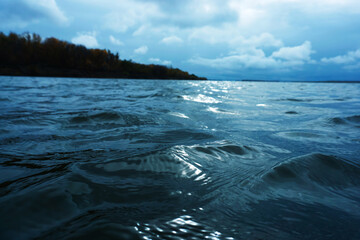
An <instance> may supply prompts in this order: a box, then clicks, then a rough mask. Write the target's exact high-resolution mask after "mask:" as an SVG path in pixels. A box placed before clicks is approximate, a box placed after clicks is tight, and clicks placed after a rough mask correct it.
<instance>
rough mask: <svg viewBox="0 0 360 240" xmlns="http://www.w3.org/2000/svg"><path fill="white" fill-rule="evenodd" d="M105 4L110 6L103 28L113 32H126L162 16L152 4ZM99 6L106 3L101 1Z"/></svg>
mask: <svg viewBox="0 0 360 240" xmlns="http://www.w3.org/2000/svg"><path fill="white" fill-rule="evenodd" d="M105 2H106V1H105ZM107 2H109V3H108V4H109V6H111V11H110V12H109V13H108V14H107V15H106V16H105V19H104V20H105V22H104V27H105V28H108V29H111V30H113V31H115V32H126V31H127V30H128V29H129V28H131V27H136V26H138V25H142V24H143V23H147V22H151V21H152V20H153V19H157V18H159V17H161V16H162V15H163V14H162V12H161V11H160V10H159V6H158V5H157V4H155V3H153V2H139V1H131V0H122V1H107ZM101 4H106V3H103V1H101Z"/></svg>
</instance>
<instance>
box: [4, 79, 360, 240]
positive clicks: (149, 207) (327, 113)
mask: <svg viewBox="0 0 360 240" xmlns="http://www.w3.org/2000/svg"><path fill="white" fill-rule="evenodd" d="M0 239H360V84H339V83H264V82H230V81H201V82H199V81H157V80H116V79H75V78H73V79H70V78H69V79H61V78H24V77H0Z"/></svg>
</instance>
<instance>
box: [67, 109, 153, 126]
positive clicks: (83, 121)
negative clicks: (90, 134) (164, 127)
mask: <svg viewBox="0 0 360 240" xmlns="http://www.w3.org/2000/svg"><path fill="white" fill-rule="evenodd" d="M67 122H68V123H67V127H70V128H73V127H76V128H77V127H80V128H85V129H87V128H91V129H92V128H95V129H108V128H116V127H130V126H140V125H144V124H155V121H153V120H152V119H149V118H147V117H145V116H144V117H140V116H139V115H135V114H128V113H118V112H112V111H106V112H99V113H81V114H78V115H77V116H75V117H71V118H70V119H68V121H67Z"/></svg>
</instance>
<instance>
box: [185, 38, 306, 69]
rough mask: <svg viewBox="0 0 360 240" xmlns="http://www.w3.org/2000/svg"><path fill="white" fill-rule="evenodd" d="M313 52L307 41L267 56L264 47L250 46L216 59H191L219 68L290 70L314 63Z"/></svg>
mask: <svg viewBox="0 0 360 240" xmlns="http://www.w3.org/2000/svg"><path fill="white" fill-rule="evenodd" d="M311 53H313V51H312V50H311V43H310V42H309V41H306V42H304V43H303V44H302V45H300V46H295V47H282V48H280V49H279V50H277V51H275V52H273V53H272V54H271V55H270V56H266V54H265V52H264V51H263V50H262V49H259V48H255V47H250V48H244V49H242V50H241V51H240V50H239V51H234V52H231V53H230V55H229V56H225V57H220V58H215V59H209V58H201V57H197V58H192V59H190V60H189V61H190V62H191V63H193V64H199V65H203V66H210V67H213V68H217V69H269V70H285V69H287V70H289V69H296V68H299V67H301V66H303V65H304V64H305V63H313V60H311V57H310V55H311Z"/></svg>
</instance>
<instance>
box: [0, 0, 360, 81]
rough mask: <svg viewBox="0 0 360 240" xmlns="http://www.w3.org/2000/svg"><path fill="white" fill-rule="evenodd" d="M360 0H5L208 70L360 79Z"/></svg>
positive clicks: (99, 37) (54, 27)
mask: <svg viewBox="0 0 360 240" xmlns="http://www.w3.org/2000/svg"><path fill="white" fill-rule="evenodd" d="M359 26H360V1H359V0H181V1H180V0H179V1H178V0H1V1H0V31H2V32H4V33H6V34H7V33H9V32H10V31H12V32H15V33H23V32H30V33H33V32H35V33H39V34H40V35H41V36H42V37H43V38H45V37H51V36H53V37H56V38H59V39H62V40H66V41H69V42H73V43H75V44H83V45H85V46H87V47H89V48H101V49H110V50H111V51H113V52H119V54H120V57H121V58H123V59H132V60H133V61H136V62H141V63H156V64H163V65H171V66H173V67H179V68H181V69H183V70H186V71H189V72H191V73H195V74H197V75H200V76H205V77H208V78H210V79H279V80H360V27H359Z"/></svg>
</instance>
